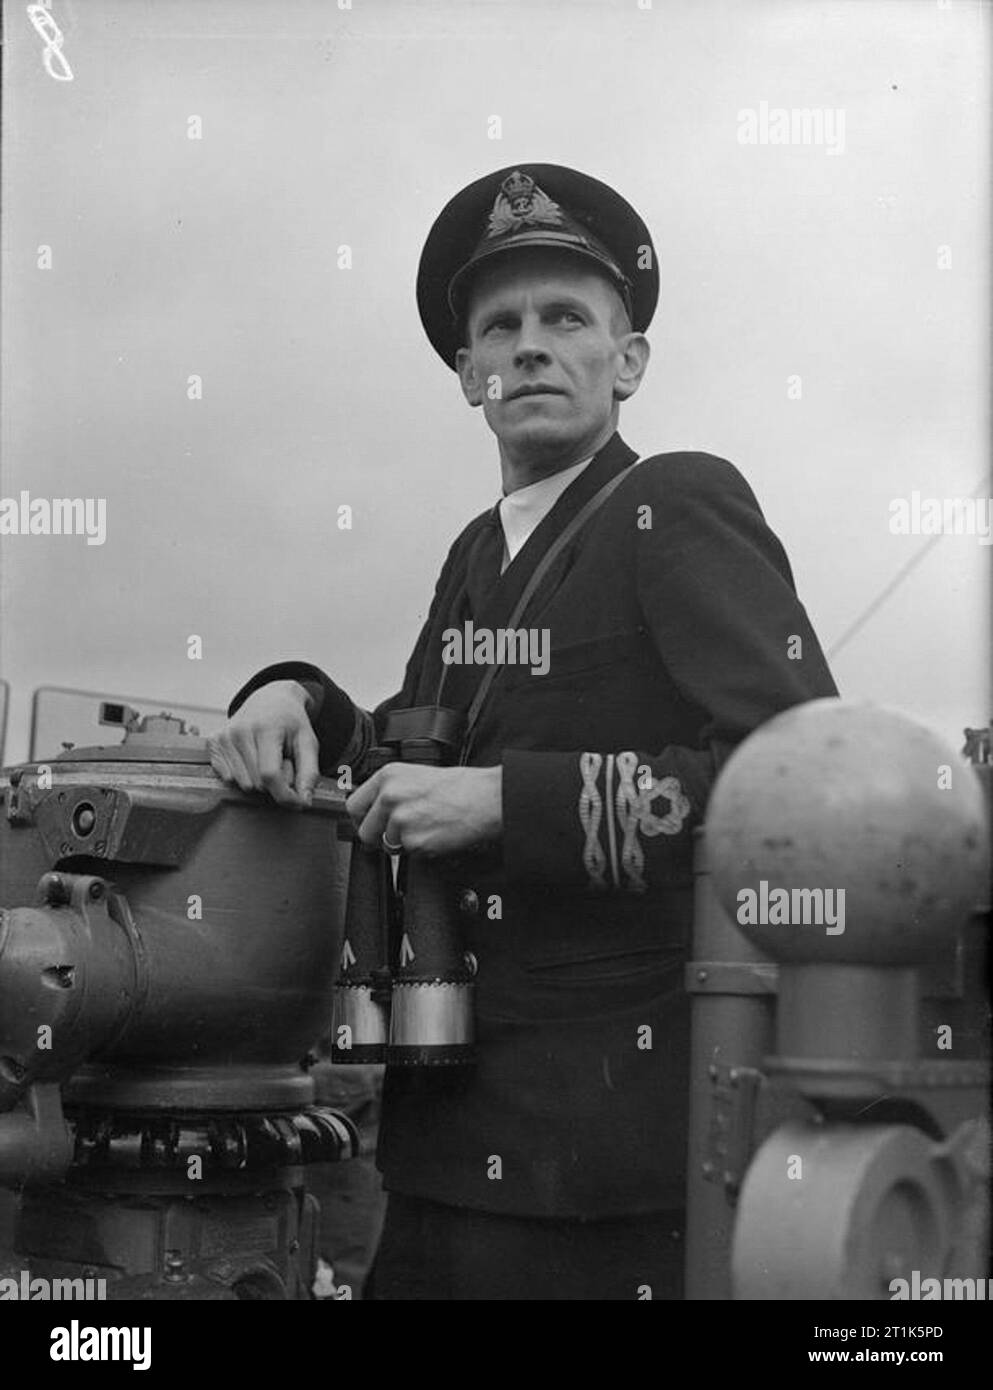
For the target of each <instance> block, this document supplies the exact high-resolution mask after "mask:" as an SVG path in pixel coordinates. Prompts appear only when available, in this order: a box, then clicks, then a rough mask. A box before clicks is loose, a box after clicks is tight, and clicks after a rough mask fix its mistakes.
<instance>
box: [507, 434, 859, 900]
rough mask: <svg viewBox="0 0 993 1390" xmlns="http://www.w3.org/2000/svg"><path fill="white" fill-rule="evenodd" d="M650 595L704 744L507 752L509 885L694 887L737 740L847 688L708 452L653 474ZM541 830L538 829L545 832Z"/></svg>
mask: <svg viewBox="0 0 993 1390" xmlns="http://www.w3.org/2000/svg"><path fill="white" fill-rule="evenodd" d="M632 486H634V487H635V488H640V489H641V490H642V495H641V496H640V497H637V498H636V499H635V501H636V505H640V504H641V503H643V502H647V503H648V504H649V505H650V506H651V509H652V511H651V516H652V519H653V520H652V529H651V530H647V529H646V530H639V531H637V532H636V539H635V541H634V543H633V545H634V550H635V575H636V584H637V591H638V599H639V603H640V606H641V610H642V615H643V620H644V624H645V626H646V628H647V629H648V631H649V632H650V634H651V638H652V641H653V643H654V645H655V649H656V651H657V653H658V655H659V657H660V659H661V661H662V663H663V665H664V666H665V668H666V671H667V672H668V674H669V676H670V678H671V679H672V680H673V681H674V683H675V685H676V687H677V688H678V690H679V692H680V693H681V695H682V696H683V697H684V698H685V699H686V700H688V701H690V702H691V703H692V704H693V705H695V706H696V707H697V708H699V709H700V710H701V711H703V714H704V719H703V724H702V727H701V732H700V738H699V746H698V747H692V748H688V747H682V746H678V745H669V746H668V747H663V748H657V747H656V748H649V749H630V748H629V749H619V748H613V749H577V750H576V751H575V752H572V753H560V752H522V751H515V750H505V751H504V753H503V758H502V763H503V825H504V833H503V862H504V871H505V873H506V874H507V876H508V878H509V879H510V881H511V882H516V883H519V884H538V883H543V884H557V885H560V886H562V887H571V888H583V887H588V888H590V889H592V890H600V891H615V892H617V891H619V892H632V893H643V892H646V891H649V890H650V889H651V888H653V887H671V886H675V885H677V884H683V883H688V882H690V881H691V878H692V865H693V840H692V833H693V830H694V829H695V828H696V826H698V825H700V824H701V823H702V821H703V818H704V813H705V810H706V806H707V800H708V798H709V795H710V791H711V788H712V787H713V784H714V781H715V779H716V777H717V773H718V772H719V770H720V768H721V766H722V764H723V763H724V762H725V761H726V759H727V758H728V756H729V755H730V753H731V752H732V750H733V749H734V747H735V746H736V745H737V744H738V743H739V742H741V740H742V739H744V738H745V737H746V736H747V735H748V734H749V733H751V732H752V730H753V729H756V728H757V727H758V726H759V725H760V724H763V723H764V722H765V721H766V720H768V719H771V718H772V717H773V716H774V715H776V714H778V713H780V711H782V710H785V709H788V708H789V707H790V706H792V705H797V704H801V703H803V702H804V701H807V700H812V699H817V698H819V697H822V696H832V695H837V693H838V691H837V687H836V686H835V683H834V681H833V679H832V677H831V673H830V671H829V670H828V666H827V662H826V661H825V659H824V655H823V653H822V651H821V648H820V645H819V643H818V641H817V638H816V636H815V634H814V631H813V628H812V627H811V625H810V621H809V619H808V617H807V614H806V612H805V610H804V608H803V605H802V604H801V603H800V601H799V599H798V598H797V595H796V590H795V588H794V585H793V576H792V573H791V571H790V566H789V562H788V560H787V558H786V554H785V551H784V550H783V547H782V545H781V544H780V542H779V540H778V539H777V538H776V536H775V535H774V534H773V532H772V531H771V530H770V529H769V527H768V526H767V524H766V522H765V519H764V517H763V515H762V512H761V510H760V508H759V505H758V503H757V502H756V500H755V497H754V495H753V494H752V491H751V489H750V488H749V486H748V484H747V483H746V482H745V480H744V478H743V477H742V476H741V474H740V473H739V472H738V470H737V469H736V468H734V467H733V465H732V464H730V463H727V462H726V461H725V460H723V459H717V458H714V457H712V456H710V455H692V454H687V455H679V456H675V457H672V458H670V459H666V460H665V461H664V464H663V462H662V461H661V460H659V461H658V462H654V461H648V462H646V463H645V464H642V465H640V466H639V469H638V470H637V477H636V479H633V480H632ZM535 825H541V827H542V834H541V835H540V836H539V835H535V833H534V826H535Z"/></svg>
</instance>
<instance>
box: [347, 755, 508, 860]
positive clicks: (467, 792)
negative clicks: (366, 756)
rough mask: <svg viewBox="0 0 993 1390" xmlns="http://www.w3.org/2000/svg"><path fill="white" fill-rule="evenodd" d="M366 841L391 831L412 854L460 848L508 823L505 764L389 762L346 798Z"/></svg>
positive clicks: (490, 837)
mask: <svg viewBox="0 0 993 1390" xmlns="http://www.w3.org/2000/svg"><path fill="white" fill-rule="evenodd" d="M345 807H346V810H347V811H348V814H349V815H350V816H351V818H352V820H353V821H354V822H355V824H356V826H358V830H359V838H360V839H361V840H362V842H363V844H366V845H369V846H370V847H372V846H379V845H381V843H382V837H383V835H384V833H385V835H386V838H387V840H388V841H389V842H390V843H391V844H393V845H401V846H402V847H403V849H404V850H405V851H406V852H407V853H410V854H416V853H421V854H454V853H455V852H456V851H458V850H463V849H471V848H473V847H475V846H478V845H481V844H485V843H489V842H492V841H494V840H498V839H499V838H500V834H501V832H502V829H503V768H501V767H422V766H420V765H418V764H417V763H387V764H386V766H385V767H383V768H380V770H379V771H378V772H377V773H375V774H374V775H373V776H372V777H370V778H369V780H368V782H363V784H362V786H361V787H359V788H358V789H357V790H356V791H354V792H353V793H352V795H351V796H350V797H349V798H348V800H347V801H346V803H345Z"/></svg>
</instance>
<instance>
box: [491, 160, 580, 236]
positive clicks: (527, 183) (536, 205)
mask: <svg viewBox="0 0 993 1390" xmlns="http://www.w3.org/2000/svg"><path fill="white" fill-rule="evenodd" d="M535 223H537V224H539V225H541V226H546V227H561V226H562V225H563V219H562V212H561V209H560V208H559V205H558V203H553V202H552V200H551V198H549V196H548V194H547V193H543V192H542V191H541V189H540V188H539V187H538V185H537V184H536V183H535V181H534V179H532V178H529V177H528V175H527V174H522V173H521V171H520V169H515V170H514V172H513V173H512V174H509V175H508V176H507V178H505V179H504V181H503V183H502V184H501V185H500V192H499V193H498V194H497V196H496V202H495V203H494V204H493V211H492V212H491V213H490V222H489V230H488V231H487V233H486V235H487V236H488V237H494V236H503V235H505V234H506V233H507V232H516V231H518V230H519V229H520V228H521V227H526V226H530V225H532V224H535Z"/></svg>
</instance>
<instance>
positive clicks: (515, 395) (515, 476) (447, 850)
mask: <svg viewBox="0 0 993 1390" xmlns="http://www.w3.org/2000/svg"><path fill="white" fill-rule="evenodd" d="M657 297H658V267H657V257H656V253H655V248H654V246H653V245H652V239H651V236H650V234H649V232H648V228H647V227H646V226H645V224H644V223H643V221H642V220H641V218H640V217H639V216H638V214H637V213H636V212H635V210H634V209H633V208H632V207H631V206H630V205H629V204H628V203H627V202H626V201H625V200H624V199H623V198H621V197H620V196H619V195H618V194H617V193H616V192H614V190H613V189H611V188H609V187H607V186H606V185H604V184H602V183H600V182H598V181H597V180H595V179H592V178H590V177H588V176H586V175H584V174H581V173H578V172H576V171H574V170H570V169H566V168H562V167H559V166H556V165H550V164H529V165H520V166H515V167H513V168H507V169H502V170H500V171H498V172H497V173H494V174H491V175H488V176H487V177H485V178H482V179H479V180H477V181H476V182H474V183H472V184H471V185H469V187H467V188H465V189H463V190H462V192H460V193H459V194H458V195H457V196H456V197H455V198H453V199H452V201H451V202H450V203H449V204H448V206H447V207H446V208H445V209H444V211H443V212H442V213H441V215H440V216H439V218H438V219H437V221H436V223H435V225H434V227H433V228H432V230H431V233H430V235H429V236H428V239H427V242H426V244H425V247H424V251H423V255H422V258H421V264H420V269H419V274H418V304H419V309H420V314H421V318H422V321H423V324H424V327H425V329H426V331H427V334H428V337H429V339H430V341H431V343H432V345H433V346H434V348H435V349H436V351H437V352H438V354H439V355H440V356H441V358H442V360H443V361H444V362H445V364H446V366H448V367H449V368H452V369H454V371H455V372H456V373H457V374H458V378H459V382H460V385H461V388H462V393H463V395H464V397H465V399H466V400H467V401H468V403H469V404H470V405H471V406H473V407H477V408H479V409H481V410H482V412H483V415H484V417H485V419H486V423H487V424H488V426H489V428H490V429H491V430H492V432H493V433H494V434H495V436H496V439H497V446H498V453H499V460H500V470H501V478H502V494H503V495H502V497H501V500H500V501H499V503H498V504H497V505H496V506H494V507H493V508H492V509H490V510H488V511H487V512H485V513H484V514H483V515H482V516H479V517H476V518H475V520H473V521H471V522H470V523H469V525H468V526H467V527H466V528H465V530H464V531H463V532H462V534H461V535H460V536H459V537H458V538H457V539H456V541H455V543H454V544H453V545H452V547H451V549H450V551H449V553H448V557H447V559H446V561H445V563H444V565H443V567H442V571H441V575H440V578H439V580H438V583H437V587H436V589H435V594H434V599H433V602H432V604H431V608H430V612H429V614H428V617H427V621H426V622H425V624H424V627H423V629H422V631H421V633H420V636H419V637H418V640H417V643H416V645H415V647H414V650H413V654H412V656H411V658H410V660H409V662H408V664H407V669H406V674H405V677H404V682H403V688H402V690H401V691H400V692H399V694H398V695H396V696H395V697H394V698H393V699H392V700H389V701H387V702H385V704H383V705H381V706H380V707H379V708H378V709H377V710H376V711H375V712H373V713H371V714H370V713H368V712H366V711H365V710H362V709H359V708H358V707H357V706H356V705H354V704H353V702H352V701H351V700H350V699H349V697H348V696H347V695H346V694H345V692H344V691H343V690H342V689H341V688H340V687H339V686H338V685H337V684H335V682H334V681H333V680H331V678H330V677H329V676H328V675H326V674H325V673H324V672H323V671H322V670H321V669H320V668H319V667H317V666H313V665H310V664H307V663H304V662H295V661H294V662H285V663H281V664H279V665H275V666H270V667H267V668H266V669H265V670H264V671H261V672H260V673H258V674H257V675H256V676H254V677H253V678H252V679H251V680H250V681H249V682H248V684H247V685H245V686H244V687H243V688H242V689H241V690H240V691H239V692H238V694H237V695H236V697H235V699H234V701H233V702H232V705H231V710H230V712H229V713H230V720H229V723H228V724H227V726H226V728H225V730H224V732H223V733H222V734H221V735H220V736H219V738H218V739H217V741H216V744H215V745H214V751H213V759H214V766H215V768H216V769H217V771H218V772H219V773H220V775H221V776H223V777H224V778H226V779H228V780H230V781H233V782H236V783H237V784H238V785H239V786H241V787H242V788H243V789H245V790H248V789H251V788H257V789H265V790H267V791H268V792H269V793H270V794H271V795H272V796H273V797H274V798H275V799H276V800H277V801H278V802H280V803H282V804H285V805H287V806H292V805H300V804H306V802H307V800H308V797H309V794H310V791H311V789H312V787H313V785H314V782H315V780H316V777H317V775H318V769H319V768H320V770H321V771H322V772H326V773H328V774H330V775H335V774H336V772H337V769H338V768H339V767H341V766H342V765H348V766H350V767H351V768H352V769H355V770H357V772H358V774H359V775H361V770H362V764H363V759H364V757H365V755H366V753H367V750H368V749H369V748H370V747H372V746H373V745H374V744H375V742H376V740H377V737H379V736H380V735H381V733H382V729H383V723H384V720H385V716H386V714H387V712H388V711H389V710H391V709H398V708H406V707H412V706H419V705H433V704H439V705H443V706H446V707H447V708H449V709H453V710H458V711H463V712H464V711H466V710H467V709H468V708H469V707H470V705H471V703H472V700H473V696H474V694H475V693H476V691H477V690H478V688H479V684H480V680H481V678H482V676H483V674H484V669H485V668H482V667H480V666H479V665H478V664H476V663H475V662H474V661H473V655H474V654H475V651H476V647H475V646H474V644H475V643H477V642H479V640H480V634H483V635H484V636H485V634H487V633H489V634H495V633H496V632H497V631H498V630H499V629H506V628H507V626H508V621H509V618H510V616H511V614H512V612H513V609H514V606H515V603H516V602H517V600H518V599H519V598H520V596H521V594H522V592H523V590H524V589H525V586H526V585H527V584H528V582H529V580H530V579H531V576H532V575H533V574H534V573H535V570H536V569H537V568H538V567H540V566H541V564H542V561H543V558H544V557H547V555H548V552H549V551H550V550H553V549H554V548H555V545H556V541H557V539H558V538H559V537H561V536H562V534H563V532H564V531H567V530H568V529H569V528H570V526H571V525H572V524H573V523H574V521H575V519H576V518H578V517H579V516H580V514H581V513H583V516H584V519H583V521H582V524H581V525H579V526H578V528H574V529H573V530H572V531H571V533H570V538H569V542H568V544H567V545H565V546H564V547H562V548H561V549H560V550H559V551H558V552H557V553H556V554H555V556H554V559H553V561H552V563H551V565H550V566H549V567H548V568H547V570H546V572H544V573H543V574H542V576H541V579H540V583H539V584H538V586H537V589H536V591H535V592H534V593H533V595H532V596H531V600H530V602H529V604H528V606H527V609H526V612H525V614H524V616H523V618H522V619H521V625H522V628H524V629H526V630H527V632H528V633H530V634H532V636H533V637H534V639H535V642H534V645H533V646H532V647H531V648H529V651H530V652H531V653H532V656H534V654H535V653H538V657H537V659H532V661H531V663H530V664H525V663H524V662H523V661H517V662H516V663H514V662H512V661H511V660H507V661H506V663H505V664H504V665H502V666H500V667H499V669H498V672H497V676H496V678H495V679H494V680H493V683H492V685H491V687H490V691H489V695H488V697H487V699H486V701H485V702H484V704H483V705H482V708H481V711H480V712H479V714H478V717H477V719H476V723H475V727H474V729H473V730H472V733H471V741H470V743H469V745H468V747H467V748H465V749H464V750H463V751H464V762H465V765H464V766H450V767H425V766H416V765H410V764H407V763H400V762H394V763H390V764H389V765H387V766H386V767H383V768H381V769H380V770H379V771H377V772H375V773H374V774H373V775H372V776H371V777H369V778H368V780H366V781H365V782H364V783H362V785H360V786H359V787H358V788H357V790H355V791H354V792H353V794H352V795H351V796H350V798H349V800H348V803H347V805H348V810H349V813H350V815H351V816H352V818H353V820H354V821H355V823H356V825H357V827H358V831H359V835H360V837H361V839H362V840H363V841H364V842H365V843H366V844H368V845H370V846H371V845H378V844H379V843H383V844H384V845H385V846H386V847H387V848H388V849H389V850H391V851H392V850H395V849H396V848H397V847H402V849H403V850H404V851H405V852H406V853H407V854H408V855H419V854H422V855H431V856H440V859H438V861H437V862H439V863H443V864H448V865H450V866H451V874H452V879H453V882H458V883H461V885H462V886H463V887H465V888H468V889H471V890H472V891H471V892H468V893H465V894H464V895H463V902H464V903H465V905H466V910H465V913H464V930H465V944H466V946H467V947H468V949H469V950H471V951H472V952H473V953H474V955H475V957H476V959H477V961H478V974H477V977H476V982H475V994H476V1008H475V1014H476V1032H477V1045H478V1048H477V1050H478V1061H477V1064H476V1065H475V1067H442V1068H438V1069H431V1068H428V1069H419V1068H402V1069H401V1068H392V1067H391V1068H388V1069H387V1077H386V1085H385V1091H384V1099H383V1118H382V1127H381V1132H380V1141H379V1158H378V1161H379V1165H380V1167H381V1169H382V1172H383V1178H384V1184H385V1187H386V1188H387V1190H388V1193H389V1201H388V1208H387V1216H386V1223H385V1229H384V1234H383V1239H382V1243H381V1246H380V1251H379V1255H378V1257H377V1262H376V1265H375V1268H374V1272H373V1287H374V1292H373V1296H374V1297H376V1298H381V1299H382V1298H393V1299H426V1298H439V1299H449V1298H452V1299H454V1298H460V1299H461V1298H481V1299H490V1298H492V1299H504V1298H507V1299H511V1298H514V1299H625V1298H627V1299H637V1298H645V1297H651V1298H678V1297H680V1291H681V1264H682V1250H681V1247H680V1236H681V1227H682V1219H683V1216H682V1208H683V1204H684V1181H685V1159H686V1153H685V1151H686V1141H687V1090H688V1086H687V1073H688V1052H689V1023H688V1000H687V996H686V994H685V991H684V987H683V965H684V962H685V961H686V959H687V949H688V945H689V932H690V925H691V897H692V891H691V882H692V879H691V874H692V847H693V838H692V837H693V830H694V828H695V827H696V826H698V825H700V824H701V822H702V820H703V817H704V811H705V808H706V804H707V798H708V795H709V792H710V789H711V787H712V785H713V783H714V780H715V777H716V775H717V772H718V770H719V769H720V767H721V764H722V762H723V761H724V760H725V759H726V758H727V756H728V754H729V753H730V752H731V750H732V749H733V748H734V747H735V745H736V744H737V743H739V742H740V741H741V740H742V739H743V738H744V737H746V735H748V734H749V733H750V732H751V731H752V730H753V729H755V728H756V727H757V726H758V725H760V724H762V723H763V722H764V721H765V720H767V719H770V718H771V717H772V716H773V715H775V714H777V713H779V712H780V711H781V710H783V709H786V708H787V707H789V706H791V705H795V704H798V703H800V702H802V701H805V700H810V699H815V698H818V697H821V696H825V695H835V694H837V691H836V688H835V685H834V682H833V681H832V678H831V675H830V673H829V671H828V668H827V665H826V663H825V660H824V657H823V655H822V653H821V650H820V647H819V645H818V642H817V638H816V636H815V635H814V632H813V630H812V628H811V625H810V622H809V620H808V618H807V615H806V613H805V611H804V609H803V607H802V605H801V603H800V601H799V600H798V598H797V595H796V592H795V589H794V585H793V579H792V575H791V572H790V567H789V563H788V561H787V558H786V555H785V553H784V551H783V547H782V545H781V544H780V543H779V541H778V540H777V538H776V537H775V535H773V533H772V532H771V531H770V529H769V527H768V526H767V525H766V523H765V520H764V518H763V515H762V512H761V511H760V509H759V506H758V504H757V502H756V500H755V497H754V496H753V494H752V491H751V489H750V488H749V486H748V484H747V483H746V482H745V480H744V478H743V477H742V476H741V474H740V473H739V472H738V471H737V470H736V469H735V468H734V467H733V465H732V464H730V463H727V462H725V461H724V460H722V459H719V458H715V457H712V456H711V455H708V454H699V453H663V454H656V455H653V456H652V457H649V458H645V459H643V461H641V462H637V461H636V458H637V456H636V454H635V453H634V451H633V450H632V449H630V448H629V447H628V445H627V444H626V443H625V442H624V440H623V439H622V438H621V437H620V435H619V434H618V432H617V426H618V415H619V410H620V405H621V403H622V402H623V401H625V400H627V399H628V398H629V397H630V396H632V395H633V394H634V392H635V391H636V390H637V389H638V387H639V386H640V384H641V381H642V378H643V376H644V373H645V370H646V367H647V365H648V357H649V345H648V342H647V340H646V338H645V336H644V333H645V330H646V329H647V328H648V326H649V323H650V321H651V318H652V315H653V312H654V309H655V305H656V300H657ZM610 484H613V490H612V491H610V489H609V487H608V485H610ZM608 493H609V495H608ZM594 498H596V499H597V502H598V503H599V505H598V507H596V508H595V509H591V507H590V504H591V503H592V500H593V499H594ZM469 624H471V627H469V626H468V625H469ZM543 635H544V636H543ZM546 638H547V644H546V646H547V649H546V650H545V651H544V652H543V653H542V652H541V644H542V642H543V641H545V639H546ZM493 650H494V649H493V647H492V645H491V646H490V647H487V646H486V643H485V641H484V642H483V645H482V646H480V647H479V651H480V652H482V653H483V656H484V660H485V659H489V660H490V661H492V660H494V657H493ZM545 658H547V660H546V659H545ZM496 659H497V660H498V659H499V658H496ZM494 897H496V898H498V899H499V902H500V904H501V910H500V916H499V918H498V919H494V918H492V917H491V916H490V915H489V914H488V913H487V912H486V911H485V910H484V908H483V907H482V906H481V905H485V904H487V903H489V902H491V901H492V900H493V898H494ZM494 1160H497V1161H496V1162H495V1161H494Z"/></svg>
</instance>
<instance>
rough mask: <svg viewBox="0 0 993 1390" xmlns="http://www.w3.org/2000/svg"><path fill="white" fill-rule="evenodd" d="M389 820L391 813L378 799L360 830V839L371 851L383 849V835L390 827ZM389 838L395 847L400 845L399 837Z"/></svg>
mask: <svg viewBox="0 0 993 1390" xmlns="http://www.w3.org/2000/svg"><path fill="white" fill-rule="evenodd" d="M389 820H390V817H389V812H388V811H387V809H386V807H385V806H384V805H383V803H382V801H381V800H380V799H378V798H377V800H376V801H375V802H374V803H373V805H372V807H371V808H370V810H369V812H368V814H367V815H366V816H365V818H364V820H363V821H362V823H361V825H360V826H359V828H358V837H359V839H360V840H361V841H362V843H363V844H364V845H368V846H369V848H370V849H382V848H383V834H384V832H385V831H386V830H387V827H388V826H389ZM389 838H390V841H391V843H392V844H394V845H398V844H399V843H400V840H399V838H398V837H397V835H392V836H390V837H389Z"/></svg>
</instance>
